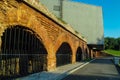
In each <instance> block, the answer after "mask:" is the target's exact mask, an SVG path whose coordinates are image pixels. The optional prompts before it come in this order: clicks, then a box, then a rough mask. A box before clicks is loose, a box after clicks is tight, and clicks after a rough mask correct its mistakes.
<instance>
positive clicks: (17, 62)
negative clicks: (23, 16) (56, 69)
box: [0, 25, 47, 76]
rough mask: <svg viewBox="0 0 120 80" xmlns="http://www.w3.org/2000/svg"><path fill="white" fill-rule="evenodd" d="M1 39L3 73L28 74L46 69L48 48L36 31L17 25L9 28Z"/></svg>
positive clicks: (8, 74) (12, 74) (7, 74)
mask: <svg viewBox="0 0 120 80" xmlns="http://www.w3.org/2000/svg"><path fill="white" fill-rule="evenodd" d="M1 39H2V45H1V56H0V57H1V60H2V63H1V64H0V65H1V68H3V69H2V71H1V72H2V75H5V76H15V75H26V74H29V73H35V72H40V71H43V70H46V66H44V65H47V50H46V49H45V47H44V44H43V43H42V41H41V38H40V37H39V36H38V35H36V34H35V33H34V31H32V30H30V29H28V28H26V27H23V26H18V25H16V26H12V27H9V28H7V29H6V30H5V31H4V32H3V35H2V37H1Z"/></svg>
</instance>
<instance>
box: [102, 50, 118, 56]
mask: <svg viewBox="0 0 120 80" xmlns="http://www.w3.org/2000/svg"><path fill="white" fill-rule="evenodd" d="M104 52H105V53H108V54H111V55H113V56H120V51H118V50H112V49H108V50H104Z"/></svg>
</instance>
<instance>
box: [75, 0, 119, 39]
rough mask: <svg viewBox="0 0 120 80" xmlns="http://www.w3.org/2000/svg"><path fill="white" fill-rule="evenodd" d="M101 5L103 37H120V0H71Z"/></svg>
mask: <svg viewBox="0 0 120 80" xmlns="http://www.w3.org/2000/svg"><path fill="white" fill-rule="evenodd" d="M73 1H78V2H83V3H87V4H93V5H97V6H102V8H103V23H104V25H103V26H104V36H105V37H114V38H118V37H120V0H73Z"/></svg>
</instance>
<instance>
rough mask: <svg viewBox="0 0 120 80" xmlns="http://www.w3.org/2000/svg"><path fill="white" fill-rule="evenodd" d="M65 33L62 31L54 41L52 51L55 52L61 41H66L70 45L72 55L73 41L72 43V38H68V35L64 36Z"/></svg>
mask: <svg viewBox="0 0 120 80" xmlns="http://www.w3.org/2000/svg"><path fill="white" fill-rule="evenodd" d="M66 35H67V34H64V33H62V34H61V35H60V36H59V37H58V38H57V40H56V43H55V45H54V46H53V50H54V53H55V54H56V52H57V50H58V49H59V47H60V46H61V45H62V43H64V42H66V43H68V44H69V45H70V47H71V50H72V55H73V50H74V45H73V43H74V42H73V40H72V39H70V36H68V37H69V39H68V37H66Z"/></svg>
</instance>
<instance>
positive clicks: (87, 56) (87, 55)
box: [85, 49, 89, 59]
mask: <svg viewBox="0 0 120 80" xmlns="http://www.w3.org/2000/svg"><path fill="white" fill-rule="evenodd" d="M85 52H86V58H87V59H88V58H89V54H88V50H87V49H86V50H85Z"/></svg>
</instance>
